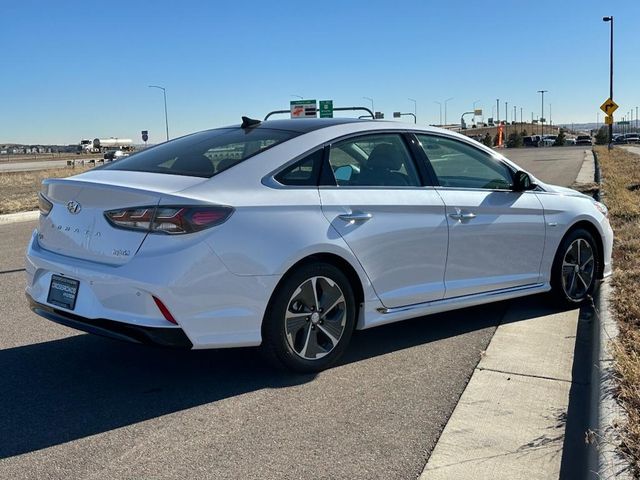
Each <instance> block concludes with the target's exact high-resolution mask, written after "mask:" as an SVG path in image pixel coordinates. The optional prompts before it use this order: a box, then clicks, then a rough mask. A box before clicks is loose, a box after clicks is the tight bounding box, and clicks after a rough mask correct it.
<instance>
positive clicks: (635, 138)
mask: <svg viewBox="0 0 640 480" xmlns="http://www.w3.org/2000/svg"><path fill="white" fill-rule="evenodd" d="M624 140H625V143H640V136H639V135H638V134H637V133H626V134H625V135H624Z"/></svg>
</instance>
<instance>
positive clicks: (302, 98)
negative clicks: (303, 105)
mask: <svg viewBox="0 0 640 480" xmlns="http://www.w3.org/2000/svg"><path fill="white" fill-rule="evenodd" d="M291 96H292V97H298V98H299V99H300V100H304V97H303V96H302V95H296V94H295V93H292V94H291Z"/></svg>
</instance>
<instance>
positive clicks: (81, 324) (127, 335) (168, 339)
mask: <svg viewBox="0 0 640 480" xmlns="http://www.w3.org/2000/svg"><path fill="white" fill-rule="evenodd" d="M27 298H28V300H29V306H30V308H31V310H32V311H33V312H34V313H36V314H37V315H40V316H41V317H44V318H46V319H47V320H51V321H52V322H56V323H59V324H61V325H65V326H67V327H71V328H75V329H76V330H82V331H83V332H88V333H93V334H96V335H101V336H103V337H109V338H114V339H117V340H124V341H128V342H133V343H144V344H147V345H160V346H163V347H176V348H188V349H191V348H192V347H193V344H192V343H191V341H190V340H189V338H188V337H187V336H186V335H185V333H184V331H183V330H182V329H181V328H180V327H166V328H164V327H145V326H140V325H133V324H130V323H123V322H118V321H114V320H108V319H105V318H92V319H89V318H84V317H81V316H79V315H75V314H73V313H69V312H65V311H64V310H59V309H57V308H55V307H52V306H49V305H43V304H41V303H38V302H36V301H35V300H33V298H31V297H30V296H29V295H27Z"/></svg>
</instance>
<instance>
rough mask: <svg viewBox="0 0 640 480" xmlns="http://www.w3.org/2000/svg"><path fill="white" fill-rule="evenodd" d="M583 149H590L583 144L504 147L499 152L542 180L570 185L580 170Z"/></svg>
mask: <svg viewBox="0 0 640 480" xmlns="http://www.w3.org/2000/svg"><path fill="white" fill-rule="evenodd" d="M585 150H590V149H589V148H588V147H587V148H585V147H584V146H579V147H575V146H571V147H544V148H516V149H511V148H505V149H503V150H500V153H501V154H502V155H504V156H505V157H507V158H508V159H509V160H511V161H513V162H515V163H517V164H518V165H519V166H521V167H522V168H523V169H524V170H526V171H528V172H531V173H533V174H534V175H535V176H536V177H538V178H539V179H540V180H542V181H543V182H547V183H553V184H555V185H562V186H571V184H572V183H573V182H574V181H575V179H576V177H577V176H578V172H580V167H581V166H582V161H583V160H584V152H585Z"/></svg>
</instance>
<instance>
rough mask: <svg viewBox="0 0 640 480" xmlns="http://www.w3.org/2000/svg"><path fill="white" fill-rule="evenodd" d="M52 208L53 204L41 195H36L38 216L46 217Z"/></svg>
mask: <svg viewBox="0 0 640 480" xmlns="http://www.w3.org/2000/svg"><path fill="white" fill-rule="evenodd" d="M52 208H53V203H51V202H50V201H49V200H47V199H46V198H45V196H44V195H43V194H42V193H38V209H39V210H40V215H42V216H45V217H46V216H47V215H49V212H50V211H51V209H52Z"/></svg>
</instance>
